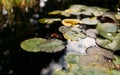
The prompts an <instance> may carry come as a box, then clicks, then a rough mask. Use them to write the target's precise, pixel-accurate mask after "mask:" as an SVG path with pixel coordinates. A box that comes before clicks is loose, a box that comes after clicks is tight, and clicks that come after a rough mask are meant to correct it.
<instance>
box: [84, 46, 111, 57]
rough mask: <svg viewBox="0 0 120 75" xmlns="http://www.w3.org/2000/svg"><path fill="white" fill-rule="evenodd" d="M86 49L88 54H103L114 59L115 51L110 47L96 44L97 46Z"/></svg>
mask: <svg viewBox="0 0 120 75" xmlns="http://www.w3.org/2000/svg"><path fill="white" fill-rule="evenodd" d="M86 51H87V54H89V55H101V56H104V57H107V58H111V59H113V53H112V52H111V51H109V50H108V49H104V48H100V47H97V46H95V47H90V48H88V49H87V50H86Z"/></svg>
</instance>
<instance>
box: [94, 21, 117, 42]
mask: <svg viewBox="0 0 120 75" xmlns="http://www.w3.org/2000/svg"><path fill="white" fill-rule="evenodd" d="M96 29H97V31H98V33H99V34H100V35H101V36H103V37H105V38H107V39H110V40H113V39H115V37H116V35H117V31H118V25H116V24H114V23H99V24H98V25H97V27H96ZM116 38H117V37H116Z"/></svg>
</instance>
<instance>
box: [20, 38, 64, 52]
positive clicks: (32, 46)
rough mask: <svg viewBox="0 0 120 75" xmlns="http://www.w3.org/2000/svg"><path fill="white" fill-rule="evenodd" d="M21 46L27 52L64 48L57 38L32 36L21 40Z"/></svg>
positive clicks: (51, 50) (55, 50) (54, 50)
mask: <svg viewBox="0 0 120 75" xmlns="http://www.w3.org/2000/svg"><path fill="white" fill-rule="evenodd" d="M20 46H21V48H23V49H24V50H26V51H28V52H40V51H42V52H58V51H61V50H63V49H64V48H65V46H64V44H63V42H62V41H61V40H58V39H49V40H47V39H43V38H32V39H28V40H25V41H23V42H22V43H21V44H20Z"/></svg>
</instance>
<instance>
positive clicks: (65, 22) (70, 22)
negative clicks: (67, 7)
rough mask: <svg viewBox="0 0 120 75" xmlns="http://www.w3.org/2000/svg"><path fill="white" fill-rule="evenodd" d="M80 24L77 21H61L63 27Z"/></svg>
mask: <svg viewBox="0 0 120 75" xmlns="http://www.w3.org/2000/svg"><path fill="white" fill-rule="evenodd" d="M79 23H80V20H79V19H63V20H62V24H63V25H64V26H74V25H78V24H79Z"/></svg>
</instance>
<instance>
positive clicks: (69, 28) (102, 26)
mask: <svg viewBox="0 0 120 75" xmlns="http://www.w3.org/2000/svg"><path fill="white" fill-rule="evenodd" d="M48 15H59V17H57V18H43V19H40V20H39V22H40V23H42V24H43V23H44V24H49V25H52V24H53V23H54V22H56V21H60V22H61V24H62V26H60V27H59V28H58V30H59V32H61V33H62V34H63V37H64V38H65V39H66V40H67V45H65V44H64V45H63V43H64V42H63V41H61V40H59V39H51V40H50V39H48V40H47V39H43V40H42V38H34V39H29V40H25V41H23V42H22V43H21V47H22V48H23V49H24V50H27V51H31V52H40V51H44V52H56V51H60V50H62V49H64V48H65V47H66V55H65V57H64V60H65V62H66V65H67V66H65V70H63V69H59V70H55V71H54V73H53V75H118V74H120V72H119V71H120V57H119V56H117V55H114V52H115V51H118V50H120V46H119V45H120V38H119V36H120V27H119V18H120V17H119V16H120V14H119V13H118V12H111V11H109V9H106V8H100V7H95V6H86V5H71V6H70V7H69V8H68V9H66V10H55V11H51V12H49V13H48ZM60 15H61V16H64V18H63V17H62V18H61V17H60ZM73 16H74V17H73ZM38 39H40V40H38Z"/></svg>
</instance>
